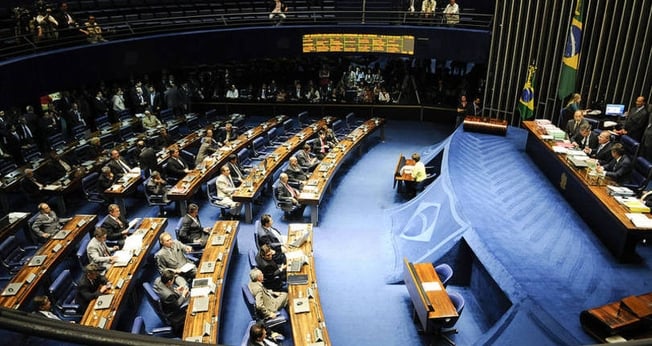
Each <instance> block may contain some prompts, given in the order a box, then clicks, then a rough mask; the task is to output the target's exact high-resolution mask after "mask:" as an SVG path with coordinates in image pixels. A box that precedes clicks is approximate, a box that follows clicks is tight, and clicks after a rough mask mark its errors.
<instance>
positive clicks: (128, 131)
mask: <svg viewBox="0 0 652 346" xmlns="http://www.w3.org/2000/svg"><path fill="white" fill-rule="evenodd" d="M119 132H120V138H121V139H122V140H123V141H126V140H128V139H130V138H133V137H135V136H136V134H135V133H134V128H133V127H132V126H131V125H127V126H121V127H120V131H119Z"/></svg>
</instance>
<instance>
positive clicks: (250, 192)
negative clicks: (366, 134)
mask: <svg viewBox="0 0 652 346" xmlns="http://www.w3.org/2000/svg"><path fill="white" fill-rule="evenodd" d="M332 120H333V118H332V117H324V118H323V119H321V120H318V121H316V122H315V123H313V124H312V125H310V126H307V127H306V128H304V129H303V130H301V131H300V132H298V133H297V134H295V135H294V136H292V137H291V138H290V139H288V140H287V141H286V142H285V143H283V144H282V145H279V146H278V147H277V148H276V149H275V150H274V152H272V153H270V154H268V155H267V156H266V157H264V158H263V160H262V162H261V163H260V164H259V165H258V166H257V167H254V168H253V170H252V172H251V173H250V174H249V175H247V177H246V178H245V180H244V181H243V182H242V185H240V188H239V189H238V190H237V191H236V192H235V193H233V196H231V198H232V199H233V200H234V201H236V202H241V203H243V204H244V206H245V222H247V223H251V222H252V221H253V210H252V209H253V208H252V205H253V201H254V198H255V197H256V196H258V194H259V193H260V191H261V189H262V188H263V187H264V186H265V182H269V183H270V184H269V185H271V184H273V183H274V182H272V181H270V177H272V176H273V175H274V172H275V171H276V170H277V169H278V168H279V167H281V166H282V165H283V163H284V162H285V161H286V160H287V159H288V158H289V156H290V155H292V153H294V152H295V151H296V150H297V149H299V148H301V147H302V146H303V144H305V143H306V142H307V141H308V139H309V138H310V137H311V136H312V135H314V134H315V133H317V132H318V131H319V130H321V129H322V128H324V126H326V125H328V124H329V123H330V122H331V121H332Z"/></svg>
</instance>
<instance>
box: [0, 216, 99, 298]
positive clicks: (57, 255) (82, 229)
mask: <svg viewBox="0 0 652 346" xmlns="http://www.w3.org/2000/svg"><path fill="white" fill-rule="evenodd" d="M96 223H97V216H96V215H75V216H74V217H73V218H72V219H70V221H68V222H67V223H66V224H65V225H64V226H63V227H62V228H61V229H62V230H64V231H68V232H69V233H68V234H67V235H66V237H65V238H63V239H50V240H48V241H47V242H46V243H45V244H43V246H42V247H41V248H40V249H39V250H38V251H37V252H36V253H35V254H34V256H41V255H42V256H47V257H45V259H44V260H43V262H42V263H41V264H40V265H38V266H31V267H30V266H29V265H27V264H25V265H24V266H23V268H22V269H21V270H20V271H19V272H18V273H16V275H15V276H14V277H13V279H12V280H11V282H9V284H14V283H23V285H22V286H21V287H20V289H19V290H18V293H16V294H15V295H13V296H0V305H2V306H5V307H8V308H12V309H19V308H21V307H22V306H24V304H25V303H29V300H28V299H29V298H31V296H32V295H33V294H34V293H35V290H36V288H37V287H39V285H40V284H41V282H42V281H43V279H45V278H47V277H48V275H49V274H50V273H51V272H52V271H53V270H54V269H55V268H56V267H57V264H58V263H60V262H61V261H62V260H63V259H64V258H65V257H66V256H67V255H68V254H69V253H71V252H73V251H74V250H75V244H77V243H78V242H79V240H80V239H81V238H82V237H83V236H84V235H86V234H87V233H88V230H89V229H92V228H93V227H95V224H96Z"/></svg>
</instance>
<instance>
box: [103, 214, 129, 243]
mask: <svg viewBox="0 0 652 346" xmlns="http://www.w3.org/2000/svg"><path fill="white" fill-rule="evenodd" d="M108 210H109V216H108V217H107V218H106V220H105V221H104V223H102V228H104V229H105V230H106V238H107V239H108V240H113V241H117V242H118V246H120V248H122V246H123V245H124V244H125V239H126V238H127V235H129V221H127V219H125V218H124V216H122V215H120V207H118V205H117V204H109V209H108Z"/></svg>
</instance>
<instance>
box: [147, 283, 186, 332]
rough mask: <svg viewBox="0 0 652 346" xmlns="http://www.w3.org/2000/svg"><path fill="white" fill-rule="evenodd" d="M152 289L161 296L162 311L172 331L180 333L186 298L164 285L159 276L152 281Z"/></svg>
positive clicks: (183, 319) (184, 317)
mask: <svg viewBox="0 0 652 346" xmlns="http://www.w3.org/2000/svg"><path fill="white" fill-rule="evenodd" d="M154 291H156V294H158V296H159V297H160V298H161V307H162V309H163V313H164V314H165V317H167V319H168V320H169V321H170V324H171V325H172V329H173V330H174V333H175V334H177V335H180V334H182V333H183V325H184V322H185V320H186V310H185V308H186V303H187V301H188V298H187V297H183V296H181V295H180V294H179V293H177V292H176V291H174V290H172V289H170V288H169V287H167V286H165V284H164V283H163V282H162V281H161V278H160V277H159V278H157V279H156V280H155V281H154Z"/></svg>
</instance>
